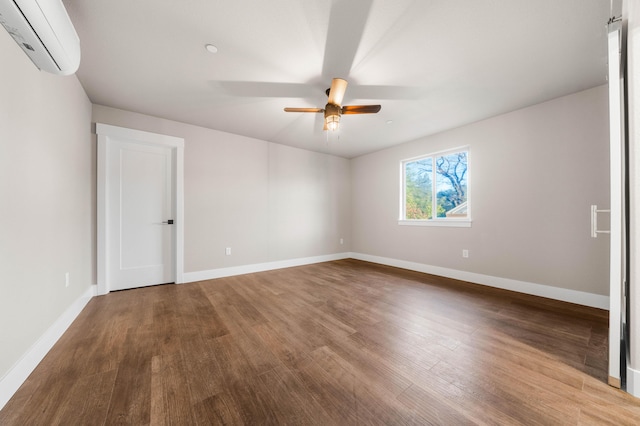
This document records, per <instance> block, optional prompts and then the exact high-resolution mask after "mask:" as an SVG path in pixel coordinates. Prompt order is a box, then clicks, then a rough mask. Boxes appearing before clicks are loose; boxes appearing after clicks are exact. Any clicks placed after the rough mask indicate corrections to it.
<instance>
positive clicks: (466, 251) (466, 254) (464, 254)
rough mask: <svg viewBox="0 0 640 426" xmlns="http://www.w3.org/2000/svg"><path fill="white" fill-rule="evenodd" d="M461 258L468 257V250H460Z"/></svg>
mask: <svg viewBox="0 0 640 426" xmlns="http://www.w3.org/2000/svg"><path fill="white" fill-rule="evenodd" d="M462 257H465V258H466V257H469V250H467V249H464V250H462Z"/></svg>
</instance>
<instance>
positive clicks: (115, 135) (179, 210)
mask: <svg viewBox="0 0 640 426" xmlns="http://www.w3.org/2000/svg"><path fill="white" fill-rule="evenodd" d="M96 135H97V145H98V161H97V262H96V266H97V281H98V294H100V295H102V294H107V293H109V291H111V288H110V282H109V272H108V265H109V237H108V235H109V233H108V230H107V226H108V223H109V222H108V211H109V197H108V193H109V191H108V184H109V183H108V180H107V171H108V167H109V164H108V161H109V158H108V155H107V149H108V146H109V143H110V142H111V141H113V140H115V139H126V140H128V141H130V142H135V143H140V144H142V145H155V146H163V147H170V148H171V149H172V150H173V161H174V165H173V166H174V168H173V169H174V173H175V188H174V197H173V203H174V205H173V211H174V212H175V218H173V219H174V226H173V227H172V229H173V232H174V235H173V237H174V242H175V250H173V259H172V261H173V267H174V268H173V269H174V272H175V277H174V282H175V283H176V284H179V283H182V282H183V276H184V139H182V138H178V137H175V136H167V135H161V134H157V133H150V132H144V131H140V130H134V129H127V128H124V127H117V126H112V125H108V124H102V123H96Z"/></svg>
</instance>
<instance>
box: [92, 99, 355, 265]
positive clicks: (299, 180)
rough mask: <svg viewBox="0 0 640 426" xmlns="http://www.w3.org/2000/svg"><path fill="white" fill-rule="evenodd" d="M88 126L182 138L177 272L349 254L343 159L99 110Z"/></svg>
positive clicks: (346, 180) (346, 170)
mask: <svg viewBox="0 0 640 426" xmlns="http://www.w3.org/2000/svg"><path fill="white" fill-rule="evenodd" d="M93 120H94V122H100V123H105V124H111V125H116V126H122V127H128V128H132V129H137V130H144V131H149V132H155V133H163V134H167V135H171V136H178V137H182V138H184V139H185V178H184V192H185V202H184V203H185V204H184V209H185V247H184V252H185V272H200V271H208V270H213V269H218V268H224V267H230V266H241V265H251V264H256V263H264V262H271V261H279V260H289V259H296V258H303V257H312V256H321V255H327V254H335V253H340V252H347V251H349V245H348V243H349V240H350V225H351V210H350V202H349V199H350V188H351V187H350V164H349V160H346V159H344V158H340V157H335V156H331V155H326V154H319V153H315V152H311V151H305V150H301V149H297V148H291V147H286V146H282V145H276V144H273V143H269V142H265V141H262V140H257V139H251V138H247V137H244V136H237V135H232V134H229V133H224V132H220V131H216V130H211V129H206V128H203V127H197V126H192V125H187V124H183V123H178V122H175V121H170V120H164V119H160V118H154V117H149V116H146V115H141V114H136V113H132V112H128V111H123V110H119V109H114V108H108V107H104V106H100V105H94V107H93ZM340 238H344V241H345V243H344V244H343V245H340ZM225 247H231V249H232V255H231V256H226V255H225Z"/></svg>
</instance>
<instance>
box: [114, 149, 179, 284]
mask: <svg viewBox="0 0 640 426" xmlns="http://www.w3.org/2000/svg"><path fill="white" fill-rule="evenodd" d="M107 151H108V155H109V159H108V162H109V166H110V167H109V168H108V171H107V173H108V175H107V180H108V184H107V186H108V188H109V194H108V196H109V201H110V202H109V216H108V222H107V224H108V225H107V232H108V233H109V241H110V244H109V250H110V253H109V265H108V268H109V277H110V283H111V285H110V289H111V290H123V289H127V288H134V287H142V286H148V285H154V284H164V283H170V282H174V277H175V274H174V270H173V261H172V259H173V251H174V238H173V232H172V229H171V227H172V226H173V222H174V220H175V219H174V212H173V208H172V207H173V190H172V188H173V180H174V179H173V167H172V162H173V160H172V154H173V149H172V148H170V147H165V146H154V145H146V144H141V143H139V142H130V141H125V140H118V139H115V140H113V141H112V142H111V143H110V144H109V146H108V147H107Z"/></svg>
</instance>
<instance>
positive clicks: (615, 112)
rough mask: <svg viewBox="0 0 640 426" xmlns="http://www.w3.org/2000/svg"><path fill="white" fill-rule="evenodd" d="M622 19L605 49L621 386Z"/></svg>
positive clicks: (613, 320) (612, 303)
mask: <svg viewBox="0 0 640 426" xmlns="http://www.w3.org/2000/svg"><path fill="white" fill-rule="evenodd" d="M621 49H622V22H621V21H619V20H618V21H615V22H612V23H610V24H609V26H608V51H609V58H608V59H609V60H608V62H609V73H608V80H609V132H610V136H609V137H610V141H609V162H610V173H611V176H610V191H611V194H610V197H611V198H610V203H611V207H610V209H611V210H610V211H611V226H610V229H611V231H610V235H611V240H610V249H609V250H610V251H609V379H608V382H609V384H610V385H612V386H614V387H617V388H620V387H621V367H622V366H621V363H620V349H621V348H620V342H621V341H622V307H623V301H622V298H623V286H624V281H625V279H626V278H625V273H624V271H625V267H626V266H625V261H626V257H625V256H626V247H625V238H624V236H625V232H626V230H625V229H624V228H625V227H624V208H625V204H624V203H625V200H624V175H625V157H624V134H623V129H624V111H623V99H622V97H623V82H622V77H623V73H622V68H621V60H622V57H621V54H622V50H621Z"/></svg>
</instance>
